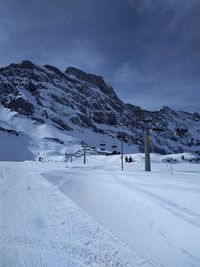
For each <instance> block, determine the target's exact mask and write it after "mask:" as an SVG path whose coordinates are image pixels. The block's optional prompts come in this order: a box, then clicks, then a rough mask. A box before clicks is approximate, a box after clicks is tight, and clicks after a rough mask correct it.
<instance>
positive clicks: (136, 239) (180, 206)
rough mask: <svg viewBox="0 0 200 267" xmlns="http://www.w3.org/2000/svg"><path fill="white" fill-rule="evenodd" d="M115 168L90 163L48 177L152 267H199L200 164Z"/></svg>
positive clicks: (112, 162) (113, 165)
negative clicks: (152, 266)
mask: <svg viewBox="0 0 200 267" xmlns="http://www.w3.org/2000/svg"><path fill="white" fill-rule="evenodd" d="M98 161H99V159H98ZM108 163H109V164H108ZM119 163H120V162H119ZM118 165H119V164H118ZM116 166H117V164H116V163H115V162H114V161H112V159H111V160H110V162H106V160H102V163H101V162H100V163H98V164H97V160H95V158H94V159H92V158H91V159H90V158H89V160H88V164H87V166H83V165H81V164H80V163H77V164H76V163H74V164H71V165H70V164H68V168H66V170H65V171H64V172H58V171H54V172H51V173H48V174H45V175H44V176H45V177H46V179H48V180H49V181H51V182H52V183H53V184H55V185H56V186H57V187H58V188H59V189H60V190H61V191H62V192H63V193H65V194H66V195H67V196H69V197H70V198H71V199H72V200H73V201H74V202H76V203H77V204H78V205H79V206H80V207H82V208H83V210H85V211H86V212H88V213H89V214H90V215H91V216H92V217H93V218H95V220H96V221H98V222H99V223H100V224H102V225H104V226H105V227H106V228H107V229H109V230H110V231H112V232H113V233H114V234H115V235H116V236H117V237H118V238H120V239H121V240H123V241H124V242H126V244H128V245H129V246H130V247H131V248H133V249H134V251H137V252H138V253H139V254H142V255H143V256H144V257H145V258H147V259H148V260H149V262H151V263H152V264H153V265H154V266H166V267H199V266H200V165H197V164H189V163H188V164H176V165H174V167H173V168H174V175H171V173H170V166H169V165H167V164H164V163H162V164H161V163H160V164H153V171H152V172H151V173H145V172H144V171H143V165H141V164H137V163H135V164H134V163H133V164H128V165H125V171H124V172H123V174H122V172H120V171H119V167H116ZM130 266H132V265H130Z"/></svg>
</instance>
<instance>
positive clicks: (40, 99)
mask: <svg viewBox="0 0 200 267" xmlns="http://www.w3.org/2000/svg"><path fill="white" fill-rule="evenodd" d="M0 103H1V107H0V108H1V112H0V139H1V142H3V143H4V144H5V143H6V142H8V143H12V142H13V145H14V144H16V145H17V144H19V140H20V138H21V139H22V140H21V143H20V147H22V146H23V143H24V150H25V151H24V152H22V157H20V159H30V158H31V159H34V158H35V157H36V156H38V154H39V153H43V156H45V157H47V156H48V157H49V158H51V157H55V156H61V155H64V153H65V152H66V150H67V151H72V150H73V151H74V150H77V149H79V148H80V143H81V141H85V142H86V143H87V144H89V145H92V146H96V147H98V146H99V144H100V143H102V142H103V143H105V144H106V146H107V147H106V149H107V150H111V146H112V145H117V146H118V149H119V141H118V140H117V138H116V136H117V132H120V131H123V132H124V133H125V148H124V150H125V152H126V153H132V152H143V150H144V126H143V122H141V121H136V120H135V118H136V117H138V114H142V113H144V110H142V109H141V108H140V107H138V106H134V105H131V104H125V103H123V101H121V100H120V99H119V98H118V97H117V95H116V93H115V92H114V89H113V88H112V87H111V86H109V85H108V84H107V83H106V82H105V81H104V79H103V77H101V76H97V75H93V74H88V73H85V72H84V71H82V70H78V69H76V68H73V67H69V68H67V69H66V71H64V72H62V71H60V70H59V69H57V68H56V67H54V66H50V65H45V66H37V65H35V64H33V63H32V62H30V61H23V62H22V63H20V64H11V65H9V66H7V67H4V68H1V69H0ZM146 113H148V115H152V116H153V117H154V118H156V120H155V121H154V122H153V123H152V128H162V129H163V131H162V132H153V131H152V133H151V139H152V140H151V141H152V152H154V153H161V154H167V153H182V152H192V153H197V154H200V152H199V151H200V126H199V125H200V124H199V122H200V115H199V114H198V113H194V114H191V113H188V112H180V111H179V112H176V111H174V110H172V109H170V108H168V107H163V108H162V109H161V110H160V111H155V112H150V111H146ZM6 125H7V126H6ZM9 129H11V130H12V131H16V133H17V134H16V135H13V134H12V133H11V132H9V131H8V130H9ZM4 140H7V141H5V142H4ZM9 140H12V141H11V142H10V141H9ZM24 153H25V154H27V153H28V154H29V153H31V154H29V156H28V158H27V157H24V156H23V155H24ZM28 154H27V155H28ZM0 159H5V158H4V157H3V155H0ZM6 159H7V158H6Z"/></svg>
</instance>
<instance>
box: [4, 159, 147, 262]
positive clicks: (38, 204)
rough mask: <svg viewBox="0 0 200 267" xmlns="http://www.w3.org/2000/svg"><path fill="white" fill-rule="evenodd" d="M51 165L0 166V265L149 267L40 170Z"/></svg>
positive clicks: (53, 166)
mask: <svg viewBox="0 0 200 267" xmlns="http://www.w3.org/2000/svg"><path fill="white" fill-rule="evenodd" d="M49 170H51V171H53V170H59V171H64V170H66V168H65V165H63V164H62V165H61V164H55V163H53V164H52V163H41V164H40V163H39V162H24V163H21V162H20V163H16V162H15V163H12V165H11V164H10V163H2V162H1V163H0V199H1V201H0V231H1V232H0V266H4V267H18V266H20V267H35V266H37V267H86V266H88V267H89V266H90V267H92V266H94V267H97V266H101V267H107V266H110V267H116V266H118V267H124V266H135V267H139V266H140V267H141V266H142V267H152V264H151V263H150V262H149V261H148V260H147V259H145V258H144V257H143V256H141V255H140V254H139V253H138V252H136V251H134V250H133V249H131V248H130V247H129V246H127V245H126V244H125V243H124V242H123V241H121V240H120V239H118V238H117V237H116V236H115V235H114V234H112V233H111V232H110V231H109V230H107V229H106V228H105V227H103V226H102V225H100V224H99V223H97V222H96V221H95V220H94V219H93V218H92V217H91V216H89V215H88V214H87V213H86V212H84V211H83V210H81V209H80V208H79V207H78V206H77V205H76V204H75V203H74V202H72V201H71V200H70V199H69V198H68V197H67V196H65V195H63V194H62V193H61V192H60V191H59V190H58V189H56V187H55V186H53V185H52V184H51V183H49V182H47V181H46V180H45V179H44V178H43V177H42V176H41V173H42V172H48V171H49Z"/></svg>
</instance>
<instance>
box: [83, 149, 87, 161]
mask: <svg viewBox="0 0 200 267" xmlns="http://www.w3.org/2000/svg"><path fill="white" fill-rule="evenodd" d="M83 162H84V164H86V147H85V146H84V154H83Z"/></svg>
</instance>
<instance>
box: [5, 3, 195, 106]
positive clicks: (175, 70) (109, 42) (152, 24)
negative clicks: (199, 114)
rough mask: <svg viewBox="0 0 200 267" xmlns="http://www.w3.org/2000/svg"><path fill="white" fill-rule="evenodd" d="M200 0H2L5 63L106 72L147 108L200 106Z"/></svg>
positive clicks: (124, 96) (119, 89)
mask: <svg viewBox="0 0 200 267" xmlns="http://www.w3.org/2000/svg"><path fill="white" fill-rule="evenodd" d="M199 14H200V1H199V0H101V1H97V0H84V1H83V0H40V1H33V0H1V3H0V65H1V66H5V65H8V64H10V63H12V62H15V63H17V62H20V61H22V60H24V59H29V60H31V61H33V62H34V63H36V64H40V65H45V64H52V65H55V66H57V67H58V68H60V69H61V70H65V69H66V68H67V67H68V66H75V67H78V68H81V69H83V70H85V71H86V72H91V73H95V74H99V75H102V76H103V77H104V78H105V80H106V81H107V82H108V83H110V84H111V85H112V86H113V87H114V89H115V91H116V92H117V94H118V95H119V97H120V98H122V99H123V100H124V101H125V102H129V103H132V104H136V105H140V106H142V107H144V108H147V109H151V110H154V109H159V107H161V106H162V105H168V106H170V107H172V108H177V109H180V108H184V107H186V106H190V105H199V106H200V75H199V72H200V30H199V28H200V16H199Z"/></svg>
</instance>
